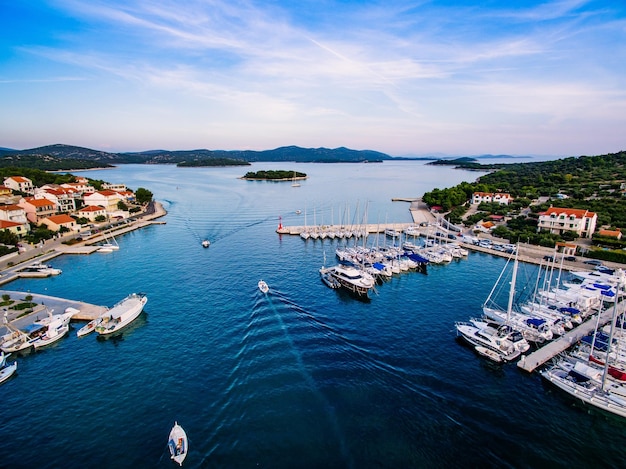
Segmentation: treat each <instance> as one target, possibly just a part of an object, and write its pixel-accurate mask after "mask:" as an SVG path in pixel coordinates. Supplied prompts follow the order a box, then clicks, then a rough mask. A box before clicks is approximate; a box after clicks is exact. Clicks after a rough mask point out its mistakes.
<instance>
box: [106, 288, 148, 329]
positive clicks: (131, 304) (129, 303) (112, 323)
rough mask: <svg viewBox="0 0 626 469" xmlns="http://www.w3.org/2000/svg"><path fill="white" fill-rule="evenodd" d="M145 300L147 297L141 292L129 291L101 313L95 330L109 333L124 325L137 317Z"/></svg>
mask: <svg viewBox="0 0 626 469" xmlns="http://www.w3.org/2000/svg"><path fill="white" fill-rule="evenodd" d="M147 301H148V297H147V296H146V295H144V294H143V293H131V294H130V295H128V296H127V297H126V298H124V299H123V300H122V301H120V302H119V303H117V304H116V305H115V306H113V307H112V308H111V309H109V310H108V311H107V312H106V313H104V314H103V315H102V320H101V321H100V324H98V325H97V326H96V332H97V333H98V334H100V335H109V334H113V333H114V332H117V331H119V330H121V329H122V328H124V327H126V326H127V325H128V324H130V323H131V322H132V321H134V320H135V319H137V317H139V315H140V314H141V312H142V311H143V307H144V306H145V304H146V303H147Z"/></svg>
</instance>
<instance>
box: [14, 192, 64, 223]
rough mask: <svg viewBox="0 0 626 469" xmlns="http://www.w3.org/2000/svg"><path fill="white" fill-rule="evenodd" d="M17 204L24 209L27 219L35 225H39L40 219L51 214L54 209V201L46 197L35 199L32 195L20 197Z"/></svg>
mask: <svg viewBox="0 0 626 469" xmlns="http://www.w3.org/2000/svg"><path fill="white" fill-rule="evenodd" d="M17 205H19V206H20V207H22V208H23V209H24V212H26V218H27V219H28V221H29V222H31V223H34V224H36V225H39V224H40V222H41V220H42V219H44V218H47V217H49V216H50V215H53V214H54V212H55V210H56V207H55V205H54V202H51V201H49V200H48V199H35V198H34V197H26V198H24V199H21V200H20V202H19V203H18V204H17Z"/></svg>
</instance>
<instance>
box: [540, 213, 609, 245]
mask: <svg viewBox="0 0 626 469" xmlns="http://www.w3.org/2000/svg"><path fill="white" fill-rule="evenodd" d="M597 221H598V215H597V214H596V213H594V212H590V211H589V210H585V209H577V208H558V207H550V208H549V209H548V210H546V211H545V212H543V213H541V214H540V215H539V220H538V222H537V231H541V230H547V231H549V232H550V233H554V234H559V235H560V234H562V233H564V232H566V231H573V232H575V233H577V234H578V236H580V237H583V238H591V236H592V235H593V232H594V231H595V230H596V222H597Z"/></svg>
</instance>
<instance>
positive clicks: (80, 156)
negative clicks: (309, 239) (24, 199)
mask: <svg viewBox="0 0 626 469" xmlns="http://www.w3.org/2000/svg"><path fill="white" fill-rule="evenodd" d="M9 156H10V157H13V158H15V157H17V156H20V157H25V156H29V157H38V158H44V157H52V158H58V159H71V160H87V161H93V162H98V163H106V164H116V163H137V164H159V163H171V164H178V163H183V162H184V163H185V164H186V165H202V163H206V165H211V161H209V160H212V159H219V160H221V161H222V163H224V161H228V160H232V161H231V162H230V164H242V161H243V162H249V163H250V162H255V161H296V162H312V163H339V162H380V161H383V160H388V159H392V157H391V156H389V155H387V154H385V153H381V152H377V151H372V150H351V149H349V148H345V147H340V148H334V149H330V148H302V147H298V146H286V147H279V148H276V149H273V150H263V151H254V150H206V149H198V150H178V151H169V150H149V151H143V152H127V153H108V152H104V151H98V150H92V149H90V148H83V147H77V146H72V145H63V144H56V145H47V146H44V147H38V148H31V149H28V150H10V149H2V148H0V158H7V157H9ZM194 162H195V164H194Z"/></svg>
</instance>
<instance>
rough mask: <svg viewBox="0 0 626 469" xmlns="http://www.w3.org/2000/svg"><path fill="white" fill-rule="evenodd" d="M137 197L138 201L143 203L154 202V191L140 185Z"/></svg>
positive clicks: (136, 192) (136, 193)
mask: <svg viewBox="0 0 626 469" xmlns="http://www.w3.org/2000/svg"><path fill="white" fill-rule="evenodd" d="M135 199H136V200H137V203H138V204H141V205H143V204H147V203H149V202H152V192H150V191H149V190H148V189H144V188H143V187H139V188H138V189H137V190H136V191H135Z"/></svg>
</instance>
